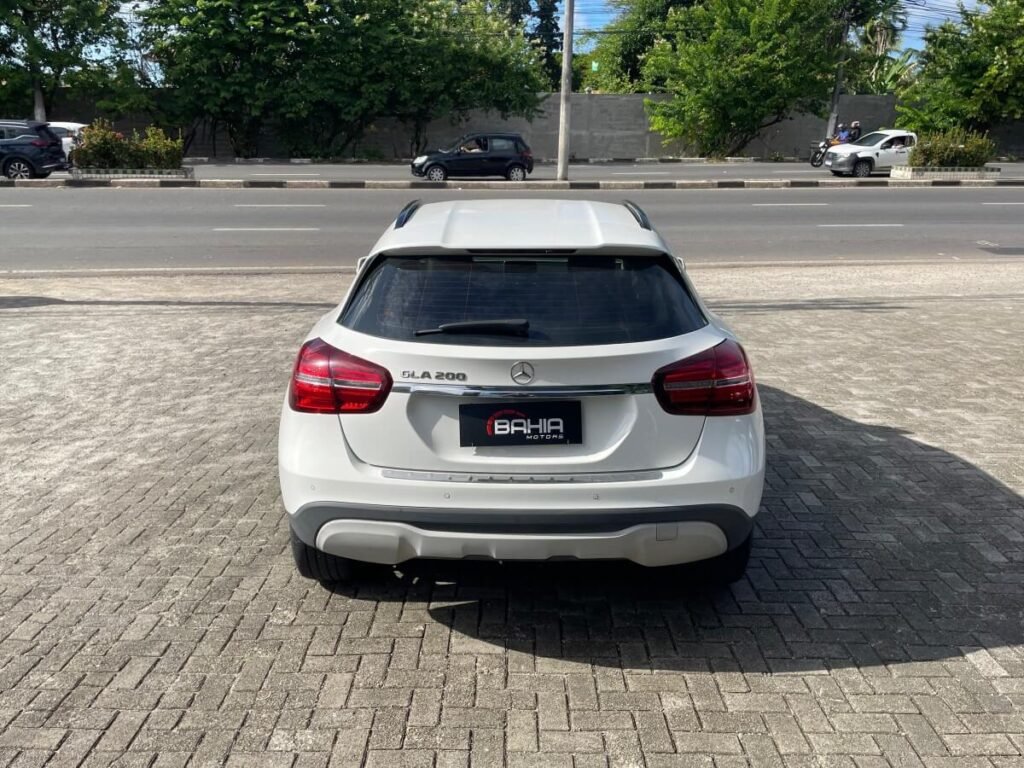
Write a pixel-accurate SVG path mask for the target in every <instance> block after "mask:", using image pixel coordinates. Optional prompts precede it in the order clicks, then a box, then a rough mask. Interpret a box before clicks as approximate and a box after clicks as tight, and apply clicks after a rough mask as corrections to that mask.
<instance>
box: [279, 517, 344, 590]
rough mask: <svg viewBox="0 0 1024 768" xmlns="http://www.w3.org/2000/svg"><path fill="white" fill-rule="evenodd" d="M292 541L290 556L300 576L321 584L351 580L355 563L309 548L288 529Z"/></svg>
mask: <svg viewBox="0 0 1024 768" xmlns="http://www.w3.org/2000/svg"><path fill="white" fill-rule="evenodd" d="M289 532H290V534H291V539H292V556H293V557H294V558H295V567H296V568H297V569H298V571H299V574H300V575H301V576H305V577H306V578H307V579H316V580H317V581H319V582H321V583H323V584H342V583H345V582H348V581H351V580H352V576H353V574H354V572H355V563H354V562H353V561H352V560H348V559H346V558H344V557H337V556H335V555H329V554H327V553H326V552H321V551H320V550H319V549H317V548H316V547H311V546H309V545H308V544H306V542H304V541H303V540H302V539H300V538H299V537H298V536H297V535H296V534H295V531H294V529H289Z"/></svg>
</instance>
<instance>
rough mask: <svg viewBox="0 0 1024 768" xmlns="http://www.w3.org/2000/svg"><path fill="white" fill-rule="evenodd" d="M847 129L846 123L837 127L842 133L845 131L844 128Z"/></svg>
mask: <svg viewBox="0 0 1024 768" xmlns="http://www.w3.org/2000/svg"><path fill="white" fill-rule="evenodd" d="M845 127H846V123H840V124H839V125H837V126H836V128H838V129H839V130H840V131H841V130H843V128H845Z"/></svg>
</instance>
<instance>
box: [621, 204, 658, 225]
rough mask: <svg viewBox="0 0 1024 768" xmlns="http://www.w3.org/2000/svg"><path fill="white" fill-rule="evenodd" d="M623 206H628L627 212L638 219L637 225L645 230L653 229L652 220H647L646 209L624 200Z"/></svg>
mask: <svg viewBox="0 0 1024 768" xmlns="http://www.w3.org/2000/svg"><path fill="white" fill-rule="evenodd" d="M622 204H623V205H624V206H626V210H627V211H629V212H630V213H632V214H633V218H634V219H636V223H637V224H639V225H640V226H641V228H643V229H651V220H650V219H649V218H647V214H646V213H644V209H643V208H641V207H640V206H639V205H637V204H636V203H634V202H633V201H632V200H623V201H622Z"/></svg>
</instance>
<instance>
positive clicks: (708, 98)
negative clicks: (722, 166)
mask: <svg viewBox="0 0 1024 768" xmlns="http://www.w3.org/2000/svg"><path fill="white" fill-rule="evenodd" d="M835 24H836V13H835V8H834V6H832V5H830V4H829V3H823V2H818V1H817V0H705V1H704V2H703V3H702V4H700V5H696V6H692V7H688V8H679V9H675V10H673V11H671V12H670V13H669V15H668V18H667V20H666V23H665V28H664V32H663V35H662V37H661V39H660V40H659V41H658V42H657V43H656V44H655V46H654V48H653V49H652V51H651V52H650V54H649V55H648V58H647V61H646V63H645V65H644V77H646V78H647V79H649V80H654V79H656V78H660V79H662V80H663V81H664V83H665V87H666V89H667V90H668V91H669V92H670V93H671V94H672V98H671V99H670V100H668V101H664V102H654V101H649V102H648V109H649V112H650V115H651V126H652V128H653V129H654V130H656V131H659V132H660V133H661V134H662V135H663V136H665V137H666V138H667V139H682V140H683V141H685V142H686V143H688V144H690V145H692V146H694V147H695V148H696V149H697V150H698V151H700V152H701V153H703V154H707V155H717V156H722V155H731V154H735V153H736V152H738V151H740V150H741V149H742V148H743V147H744V146H746V145H747V144H748V143H749V142H750V140H751V139H753V138H754V137H755V136H756V135H757V134H758V132H759V131H761V130H762V129H763V128H766V127H768V126H770V125H774V124H775V123H778V122H780V121H782V120H783V119H785V118H786V116H787V115H788V114H790V113H791V112H798V111H799V112H820V111H821V110H822V108H823V107H824V105H825V103H826V101H827V96H828V93H829V87H830V75H832V74H833V72H834V67H835V64H836V50H835V48H834V47H830V46H829V45H828V41H829V39H830V37H831V36H833V35H834V34H835Z"/></svg>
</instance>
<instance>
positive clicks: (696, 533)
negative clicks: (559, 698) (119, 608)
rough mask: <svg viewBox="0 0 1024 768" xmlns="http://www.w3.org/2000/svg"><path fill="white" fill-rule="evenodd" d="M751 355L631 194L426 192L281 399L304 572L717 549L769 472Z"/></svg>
mask: <svg viewBox="0 0 1024 768" xmlns="http://www.w3.org/2000/svg"><path fill="white" fill-rule="evenodd" d="M764 453H765V452H764V431H763V425H762V418H761V412H760V405H759V402H758V398H757V390H756V386H755V384H754V380H753V373H752V371H751V369H750V365H749V362H748V360H747V357H746V354H745V352H744V351H743V349H742V348H741V347H740V345H739V344H738V343H737V341H736V340H735V339H734V338H733V336H732V335H731V333H730V332H729V331H728V330H727V329H726V328H724V327H723V326H722V325H721V324H720V322H719V321H718V320H717V319H716V318H714V317H713V315H711V313H710V312H708V310H707V309H706V308H705V307H704V306H703V305H702V304H701V302H700V300H699V299H698V297H697V296H696V293H695V291H694V289H693V287H692V285H691V284H690V282H689V280H688V278H687V276H686V273H685V270H684V269H683V267H682V265H681V263H680V262H679V261H678V260H676V259H674V258H673V257H671V256H670V255H669V253H668V249H667V247H666V246H665V244H664V242H663V241H662V240H661V238H660V237H658V235H657V234H656V233H655V232H654V231H653V229H652V228H651V227H650V224H649V222H648V221H647V218H646V216H645V215H644V214H643V212H642V211H640V210H639V209H638V208H636V207H635V206H633V205H631V204H627V205H615V204H609V203H593V202H584V201H545V200H494V201H472V202H457V203H437V204H432V205H425V206H422V207H416V206H411V207H409V208H407V209H406V210H404V211H403V212H402V214H401V215H400V216H399V218H398V219H397V220H396V222H395V224H393V225H392V226H391V227H390V228H389V230H388V231H387V232H386V233H385V234H384V236H383V237H382V238H381V240H380V241H379V242H378V244H377V245H376V246H375V248H374V249H373V251H372V252H371V254H370V256H369V257H367V258H366V259H363V260H362V261H361V264H360V269H359V271H358V273H357V275H356V278H355V280H354V282H353V285H352V287H351V289H350V291H349V294H348V296H347V297H346V299H345V300H344V301H343V302H342V304H341V305H339V307H338V308H337V309H335V310H332V311H331V312H329V313H328V314H327V315H325V316H324V317H323V318H321V320H320V321H319V322H318V323H317V325H316V326H315V327H314V328H313V330H312V331H311V332H310V334H309V336H308V338H307V341H306V343H305V344H304V345H303V347H302V349H301V351H300V353H299V356H298V359H297V361H296V365H295V369H294V372H293V376H292V381H291V385H290V388H289V393H288V397H287V400H286V402H285V404H284V408H283V411H282V417H281V430H280V441H279V465H280V477H281V490H282V496H283V499H284V504H285V507H286V510H287V512H288V514H289V518H290V525H291V531H292V543H293V549H294V553H295V558H296V563H297V565H298V567H299V570H300V572H301V573H302V574H303V575H305V576H308V577H311V578H316V579H320V580H322V581H337V580H343V579H345V578H347V577H348V576H349V574H350V571H351V568H350V566H351V564H352V562H353V561H365V562H373V563H383V564H398V563H401V562H404V561H406V560H409V559H412V558H446V559H450V558H486V559H494V560H552V559H609V560H631V561H633V562H636V563H639V564H641V565H645V566H665V565H674V564H679V563H687V562H693V561H699V560H710V565H712V566H714V567H715V568H716V569H717V571H718V572H719V574H720V575H721V577H722V578H725V579H727V580H733V579H735V578H738V577H739V576H740V575H741V574H742V572H743V569H744V568H745V566H746V561H747V557H748V555H749V547H750V534H751V531H752V528H753V518H754V515H755V514H756V513H757V509H758V506H759V503H760V499H761V492H762V488H763V482H764V460H765V456H764Z"/></svg>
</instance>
